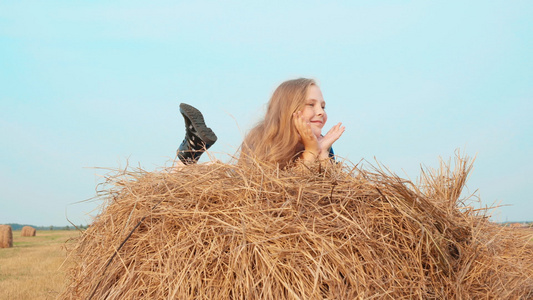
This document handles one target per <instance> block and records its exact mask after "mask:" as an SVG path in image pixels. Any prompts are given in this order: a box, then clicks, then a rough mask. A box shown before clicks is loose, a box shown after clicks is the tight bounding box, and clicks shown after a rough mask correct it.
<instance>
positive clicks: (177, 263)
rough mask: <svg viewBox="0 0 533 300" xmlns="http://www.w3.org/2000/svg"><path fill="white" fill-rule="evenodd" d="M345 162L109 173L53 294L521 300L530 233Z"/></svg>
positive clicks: (429, 188) (432, 190) (532, 276)
mask: <svg viewBox="0 0 533 300" xmlns="http://www.w3.org/2000/svg"><path fill="white" fill-rule="evenodd" d="M470 169H471V164H469V163H467V162H466V161H464V160H459V161H458V162H457V163H456V168H455V169H453V170H452V169H450V168H449V167H448V166H446V165H444V166H443V167H442V168H441V169H440V170H438V171H433V172H424V173H423V177H422V180H421V182H420V183H419V184H413V183H411V182H410V181H407V180H404V179H401V178H399V177H397V176H395V175H393V174H389V173H387V172H384V171H382V170H380V169H378V170H373V171H366V170H359V169H358V168H356V167H352V168H348V167H347V166H346V164H345V165H337V166H333V167H331V168H329V169H326V170H324V169H322V168H319V167H318V166H312V167H311V168H310V169H309V170H306V169H305V168H293V169H290V170H278V169H275V168H270V167H268V166H264V165H260V164H259V163H258V164H256V165H255V166H247V165H238V166H235V165H230V164H223V163H215V164H211V165H191V166H187V167H186V168H185V169H184V170H182V171H180V172H177V173H150V172H145V171H142V170H137V171H132V172H126V173H124V174H122V175H120V176H117V177H112V178H109V180H110V181H109V183H110V184H112V186H111V187H110V188H109V189H107V190H106V191H104V192H105V193H104V194H103V195H102V197H104V198H105V199H106V203H105V204H104V206H103V209H102V211H101V213H100V214H99V215H98V217H97V218H96V219H95V221H94V223H93V224H92V225H91V226H90V227H89V228H88V229H87V230H86V231H85V232H84V233H83V235H82V237H81V238H80V239H79V241H78V242H77V243H76V244H75V246H74V248H72V249H70V250H69V252H70V255H71V257H72V258H73V261H74V263H75V266H74V267H73V268H72V269H71V270H70V272H69V278H70V284H69V286H68V288H67V289H66V290H65V291H64V292H63V293H62V295H61V296H60V298H62V299H144V298H150V299H324V298H327V299H367V298H387V299H401V298H402V299H411V298H420V299H463V298H464V299H472V298H475V299H485V298H487V299H509V298H511V299H530V298H531V297H533V255H532V254H533V247H532V244H531V242H530V239H531V237H532V236H531V234H530V235H529V236H527V235H525V234H524V233H523V232H519V231H516V230H511V229H508V228H506V227H502V226H499V225H497V224H494V223H492V222H490V221H489V220H488V218H487V217H486V215H485V214H484V212H482V211H479V210H474V209H473V208H471V207H469V206H468V205H467V204H468V202H467V201H466V199H461V198H460V195H461V191H462V188H463V187H464V184H465V181H466V178H467V175H468V172H469V170H470Z"/></svg>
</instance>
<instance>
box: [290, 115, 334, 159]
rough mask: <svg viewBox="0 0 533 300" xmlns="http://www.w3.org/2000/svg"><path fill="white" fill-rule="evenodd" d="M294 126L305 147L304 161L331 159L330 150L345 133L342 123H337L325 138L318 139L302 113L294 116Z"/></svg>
mask: <svg viewBox="0 0 533 300" xmlns="http://www.w3.org/2000/svg"><path fill="white" fill-rule="evenodd" d="M293 120H294V126H295V127H296V130H297V131H298V133H299V134H300V138H301V142H302V143H303V145H304V149H305V150H304V152H303V154H302V159H303V160H304V161H315V160H316V159H319V160H324V159H328V157H329V149H330V148H331V146H332V145H333V143H335V141H337V140H338V139H339V138H340V137H341V135H342V134H343V133H344V130H345V127H344V126H342V123H337V125H335V126H333V127H332V128H331V129H330V130H329V131H328V133H326V135H324V136H319V137H317V136H316V135H315V133H313V129H312V128H311V124H310V123H309V122H307V121H306V120H304V119H303V118H302V112H300V111H299V112H296V113H294V114H293Z"/></svg>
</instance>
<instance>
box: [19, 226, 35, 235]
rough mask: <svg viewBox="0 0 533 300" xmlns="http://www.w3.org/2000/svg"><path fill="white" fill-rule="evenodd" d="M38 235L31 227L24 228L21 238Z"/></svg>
mask: <svg viewBox="0 0 533 300" xmlns="http://www.w3.org/2000/svg"><path fill="white" fill-rule="evenodd" d="M36 233H37V230H36V229H35V228H33V227H31V226H24V227H22V230H21V231H20V235H21V236H35V235H36Z"/></svg>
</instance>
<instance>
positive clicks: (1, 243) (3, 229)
mask: <svg viewBox="0 0 533 300" xmlns="http://www.w3.org/2000/svg"><path fill="white" fill-rule="evenodd" d="M11 247H13V230H11V226H9V225H0V248H11Z"/></svg>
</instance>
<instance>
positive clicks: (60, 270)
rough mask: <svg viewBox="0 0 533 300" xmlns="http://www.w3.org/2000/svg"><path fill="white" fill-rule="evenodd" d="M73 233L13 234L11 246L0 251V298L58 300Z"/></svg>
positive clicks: (76, 232) (63, 283)
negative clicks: (68, 245) (68, 241)
mask: <svg viewBox="0 0 533 300" xmlns="http://www.w3.org/2000/svg"><path fill="white" fill-rule="evenodd" d="M77 236H79V232H78V231H76V230H69V231H67V230H53V231H49V230H44V231H39V235H38V236H35V237H23V236H21V235H20V231H15V234H14V236H13V247H12V248H9V249H0V299H2V300H3V299H6V300H7V299H9V300H27V299H31V300H45V299H50V300H52V299H57V297H58V295H59V293H60V292H61V291H63V290H64V289H65V287H66V274H65V273H66V272H65V271H66V269H68V266H69V262H68V261H65V258H66V252H65V249H64V248H63V246H64V245H65V242H66V241H67V240H68V239H69V238H74V237H77Z"/></svg>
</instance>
